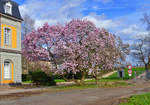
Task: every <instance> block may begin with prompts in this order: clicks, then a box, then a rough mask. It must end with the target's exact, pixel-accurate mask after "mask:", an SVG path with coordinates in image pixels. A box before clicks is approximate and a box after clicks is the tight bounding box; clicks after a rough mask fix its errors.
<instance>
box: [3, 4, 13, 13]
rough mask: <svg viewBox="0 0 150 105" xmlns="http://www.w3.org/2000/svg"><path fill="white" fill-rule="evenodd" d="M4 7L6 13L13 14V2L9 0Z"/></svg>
mask: <svg viewBox="0 0 150 105" xmlns="http://www.w3.org/2000/svg"><path fill="white" fill-rule="evenodd" d="M4 7H5V13H7V14H10V15H12V4H11V3H10V2H7V3H6V4H5V6H4Z"/></svg>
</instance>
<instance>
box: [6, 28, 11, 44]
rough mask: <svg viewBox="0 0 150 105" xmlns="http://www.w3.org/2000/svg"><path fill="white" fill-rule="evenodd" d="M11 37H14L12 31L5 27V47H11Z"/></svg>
mask: <svg viewBox="0 0 150 105" xmlns="http://www.w3.org/2000/svg"><path fill="white" fill-rule="evenodd" d="M6 30H7V31H6ZM8 30H9V31H8ZM11 35H12V30H11V29H10V28H8V27H4V44H5V45H11Z"/></svg>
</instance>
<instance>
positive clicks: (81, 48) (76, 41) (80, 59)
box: [61, 20, 119, 85]
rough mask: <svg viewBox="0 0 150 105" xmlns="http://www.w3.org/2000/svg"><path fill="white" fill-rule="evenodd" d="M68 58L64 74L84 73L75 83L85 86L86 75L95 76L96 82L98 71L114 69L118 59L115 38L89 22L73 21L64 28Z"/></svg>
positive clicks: (66, 58)
mask: <svg viewBox="0 0 150 105" xmlns="http://www.w3.org/2000/svg"><path fill="white" fill-rule="evenodd" d="M64 39H65V43H64V45H63V46H61V47H63V48H64V50H66V51H65V52H67V53H66V56H65V57H64V62H63V63H62V68H61V70H62V72H65V73H68V72H72V73H74V74H76V73H77V72H80V73H82V77H81V80H78V81H77V80H75V79H74V81H75V82H76V83H78V84H80V85H82V84H84V79H85V75H86V74H87V73H89V72H91V73H92V74H93V76H94V77H95V79H96V81H97V80H98V79H97V75H98V70H104V69H105V70H106V69H112V68H113V67H114V63H115V62H116V60H117V59H118V57H119V56H118V55H117V53H116V46H115V37H114V36H113V35H112V34H110V33H108V32H107V31H106V30H104V29H99V28H97V27H96V26H95V25H94V24H93V23H92V22H90V21H87V20H72V21H71V22H69V23H67V24H66V25H65V28H64Z"/></svg>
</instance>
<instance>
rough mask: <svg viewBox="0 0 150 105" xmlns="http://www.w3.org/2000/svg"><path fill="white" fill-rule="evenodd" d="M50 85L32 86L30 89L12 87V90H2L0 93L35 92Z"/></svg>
mask: <svg viewBox="0 0 150 105" xmlns="http://www.w3.org/2000/svg"><path fill="white" fill-rule="evenodd" d="M49 88H52V87H42V88H32V89H13V90H3V91H0V95H9V94H17V93H25V92H36V91H42V90H46V89H49Z"/></svg>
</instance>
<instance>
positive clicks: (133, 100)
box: [119, 93, 150, 105]
mask: <svg viewBox="0 0 150 105" xmlns="http://www.w3.org/2000/svg"><path fill="white" fill-rule="evenodd" d="M122 101H125V102H121V104H119V105H150V93H145V94H142V95H135V96H131V97H130V98H129V99H122Z"/></svg>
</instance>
